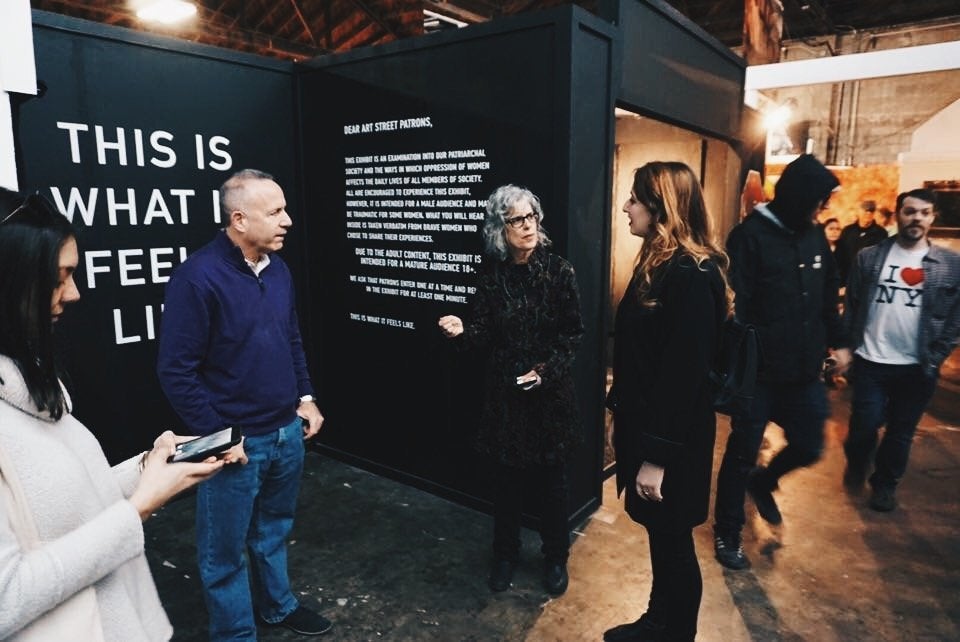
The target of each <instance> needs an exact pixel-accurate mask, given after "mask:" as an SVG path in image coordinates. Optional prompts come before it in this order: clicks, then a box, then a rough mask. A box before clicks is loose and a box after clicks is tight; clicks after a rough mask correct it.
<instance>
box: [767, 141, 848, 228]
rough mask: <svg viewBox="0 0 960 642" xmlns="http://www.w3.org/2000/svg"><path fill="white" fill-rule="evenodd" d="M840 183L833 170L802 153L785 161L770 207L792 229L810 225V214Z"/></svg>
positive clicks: (811, 219)
mask: <svg viewBox="0 0 960 642" xmlns="http://www.w3.org/2000/svg"><path fill="white" fill-rule="evenodd" d="M839 185H840V181H838V180H837V177H836V176H834V175H833V173H832V172H831V171H830V170H829V169H827V168H826V167H824V165H823V163H821V162H820V161H818V160H817V159H816V158H814V157H813V156H812V155H811V154H803V155H801V156H799V157H797V159H796V160H794V161H793V162H792V163H790V164H789V165H787V167H786V168H785V169H784V170H783V174H782V175H781V176H780V180H778V181H777V185H776V187H775V188H774V197H773V200H772V201H770V203H769V207H770V210H771V211H772V212H773V213H774V214H775V215H776V216H777V218H778V219H780V221H781V222H782V223H783V224H784V225H785V226H786V227H788V228H790V229H791V230H793V231H795V232H799V231H802V230H805V229H807V228H809V227H812V226H813V215H814V214H815V213H816V209H817V206H818V205H819V204H820V202H821V201H825V200H827V199H828V198H829V197H830V193H831V192H833V190H834V189H836V188H837V187H838V186H839Z"/></svg>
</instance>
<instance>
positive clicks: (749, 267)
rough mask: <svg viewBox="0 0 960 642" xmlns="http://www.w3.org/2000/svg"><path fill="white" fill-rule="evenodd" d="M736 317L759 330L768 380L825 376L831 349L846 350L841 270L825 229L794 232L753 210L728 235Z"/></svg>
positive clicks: (762, 375)
mask: <svg viewBox="0 0 960 642" xmlns="http://www.w3.org/2000/svg"><path fill="white" fill-rule="evenodd" d="M727 253H728V254H729V255H730V285H731V286H732V287H733V290H734V292H735V293H736V309H737V318H738V319H739V320H741V321H743V322H744V323H750V324H753V325H754V326H756V328H757V334H758V336H759V339H760V372H759V377H760V379H761V380H762V381H766V382H770V383H806V382H810V381H813V380H815V379H816V378H817V377H819V376H820V372H821V369H822V365H823V359H824V357H826V355H827V347H828V346H830V347H837V346H840V345H844V342H843V339H842V335H841V326H840V315H839V312H838V310H837V290H838V288H839V283H840V277H839V274H838V273H837V268H836V265H835V264H834V262H833V256H832V255H831V253H830V246H829V245H828V243H827V239H826V237H824V235H823V232H821V231H820V230H819V229H817V228H816V227H813V226H808V227H806V228H805V229H802V230H800V231H793V230H790V229H786V228H784V227H781V226H780V225H778V224H777V223H776V222H775V221H773V220H771V219H770V218H768V216H766V215H765V214H764V213H762V212H761V211H760V210H754V211H753V212H752V213H751V214H750V215H749V216H748V217H747V218H746V219H744V221H743V222H742V223H740V224H739V225H737V226H736V227H735V228H733V231H731V232H730V236H729V237H728V238H727Z"/></svg>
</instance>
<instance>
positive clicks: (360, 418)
mask: <svg viewBox="0 0 960 642" xmlns="http://www.w3.org/2000/svg"><path fill="white" fill-rule="evenodd" d="M585 24H588V25H591V27H590V28H584V25H585ZM610 31H611V29H610V27H609V26H608V25H604V24H603V23H601V22H600V21H598V20H596V19H595V18H593V17H592V16H589V15H588V14H586V13H584V12H582V11H580V10H578V9H570V8H566V9H564V10H562V11H556V12H547V13H544V14H534V15H528V16H523V17H521V18H519V19H516V20H510V21H504V22H502V23H500V24H497V25H492V24H488V25H483V26H479V27H473V28H470V29H465V30H462V31H461V32H458V33H456V34H438V35H436V36H432V37H428V38H422V39H418V40H416V41H408V42H404V43H397V44H395V45H393V46H388V47H381V48H377V49H374V50H369V51H363V52H358V53H353V54H347V55H342V56H334V57H329V58H324V59H319V60H316V61H314V62H312V63H311V64H310V65H309V68H308V69H305V70H303V71H302V73H301V74H300V95H301V101H302V103H301V104H302V107H303V114H304V116H303V128H302V144H303V148H304V149H303V156H304V171H303V176H304V185H305V198H306V200H307V202H309V203H310V204H311V218H310V230H309V234H310V240H311V247H312V249H313V260H312V261H311V277H310V278H311V281H312V282H313V283H314V284H315V285H316V286H318V287H317V289H316V290H315V291H316V292H317V296H315V297H314V298H313V306H314V308H313V318H314V319H315V320H320V327H321V331H320V336H321V339H320V342H319V344H318V348H319V355H320V360H321V368H320V369H321V373H322V374H321V385H320V389H321V390H322V399H323V407H324V412H325V413H326V416H327V422H328V425H327V426H326V427H325V428H324V431H323V433H322V441H323V443H324V445H325V446H326V447H327V448H329V449H331V450H333V451H336V452H338V453H340V454H343V455H348V456H349V457H350V458H353V459H355V460H357V461H359V462H361V463H363V464H365V465H368V466H371V467H373V468H375V469H377V470H380V471H381V472H386V473H387V474H392V475H394V476H398V477H400V478H403V479H405V480H407V481H413V482H415V483H419V484H421V485H423V486H425V487H429V488H431V489H432V490H435V491H439V492H441V493H444V494H448V495H451V496H454V497H456V498H457V499H459V500H461V501H466V502H468V503H472V504H474V505H480V504H481V503H482V501H481V500H483V499H485V498H487V497H488V492H487V491H486V488H487V486H486V485H485V483H484V479H483V475H482V471H481V469H480V465H479V462H478V461H477V459H476V458H475V456H474V455H473V454H472V452H471V450H470V448H469V442H470V439H471V437H472V434H473V432H474V430H475V428H476V422H477V421H478V416H479V402H480V396H481V385H482V376H483V372H482V368H483V359H482V355H477V354H471V353H469V352H460V351H458V350H457V349H455V346H454V343H453V342H451V341H449V340H447V339H445V338H443V337H442V336H441V334H440V332H439V330H438V328H437V319H438V318H439V317H440V316H442V315H444V314H457V315H464V314H466V313H467V311H468V303H469V300H470V297H471V294H472V291H473V283H474V279H475V274H474V273H475V271H476V270H477V268H478V267H479V261H480V255H481V254H482V241H481V234H480V229H481V228H482V223H483V211H484V207H485V200H486V197H487V196H488V195H489V193H490V192H491V191H492V190H493V189H494V188H495V187H497V186H498V185H501V184H504V183H517V184H521V185H524V186H526V187H529V188H530V189H531V190H532V191H533V192H535V193H536V194H538V195H539V196H540V198H541V200H542V203H543V208H544V211H545V214H546V218H545V220H544V226H545V228H546V229H547V231H548V233H549V234H550V235H551V237H552V238H553V240H554V251H556V252H558V253H559V254H561V255H563V256H565V257H567V258H568V259H570V260H571V262H572V263H573V264H574V267H575V269H576V270H577V271H578V275H579V283H580V288H581V290H582V292H583V296H584V315H585V321H586V323H587V328H588V334H587V337H586V340H585V342H584V345H583V347H582V349H581V350H580V352H579V354H578V357H577V362H576V365H575V372H576V377H577V384H578V386H577V387H578V395H579V400H580V405H581V408H582V411H583V430H584V437H585V440H584V446H583V448H582V449H581V450H580V451H579V452H578V453H577V455H576V457H575V458H574V461H573V462H572V464H571V475H572V478H573V483H572V489H573V492H572V498H571V514H574V513H576V512H578V511H580V510H581V509H583V508H584V507H586V506H592V505H595V504H596V502H597V501H598V500H599V490H600V485H599V478H600V477H599V463H598V462H599V451H600V448H601V445H602V444H601V437H600V434H601V432H600V426H601V425H602V412H603V411H602V408H601V401H602V399H601V396H602V395H601V393H602V375H601V373H600V371H599V361H600V360H599V355H600V341H599V332H600V328H599V325H598V319H599V315H598V314H596V311H597V310H599V309H601V306H600V305H599V296H600V293H602V292H605V287H606V286H605V279H606V273H605V270H603V269H600V267H599V266H601V265H605V263H604V261H603V259H602V256H604V255H605V254H604V247H603V246H604V239H605V238H606V233H607V227H608V226H607V223H606V219H607V216H606V212H607V211H608V208H609V202H608V201H609V196H608V193H609V180H610V179H609V163H610V158H611V153H612V138H611V137H610V136H609V135H608V133H609V130H610V127H611V120H612V116H613V103H612V94H611V91H610V82H609V81H610V77H611V74H612V72H611V65H612V60H613V55H612V38H611V35H610ZM579 43H585V44H579ZM580 47H582V50H583V51H584V52H585V53H588V54H589V55H588V56H585V57H582V58H581V57H576V56H574V55H573V52H574V51H575V50H577V51H579V50H580V49H579V48H580ZM579 101H582V105H581V106H579V107H577V108H574V107H573V105H572V103H579ZM574 113H575V114H576V120H574V119H573V115H574ZM584 140H588V141H589V142H588V143H586V144H583V143H581V141H584ZM498 374H502V375H503V376H507V375H512V376H516V375H517V374H521V373H498Z"/></svg>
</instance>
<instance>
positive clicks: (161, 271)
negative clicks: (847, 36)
mask: <svg viewBox="0 0 960 642" xmlns="http://www.w3.org/2000/svg"><path fill="white" fill-rule="evenodd" d="M613 1H614V0H607V1H606V2H605V3H604V4H605V5H609V4H610V2H613ZM615 8H616V10H617V11H616V15H617V16H619V20H620V27H617V26H615V25H613V24H611V23H610V22H606V21H604V20H602V19H600V18H597V17H596V16H593V15H592V14H589V13H587V12H585V11H583V10H582V9H580V8H579V7H574V6H567V7H561V8H557V9H555V10H551V11H545V12H534V13H527V14H523V15H519V16H515V17H513V18H510V19H507V20H502V21H496V22H492V23H486V24H482V25H477V26H473V27H470V28H467V29H462V30H458V31H455V32H444V33H437V34H433V35H430V36H425V37H422V38H417V39H411V40H405V41H399V42H395V43H390V44H388V45H384V46H381V47H376V48H370V49H365V50H359V51H352V52H348V53H345V54H340V55H336V56H328V57H322V58H318V59H316V60H313V61H310V62H309V63H306V64H300V65H296V66H294V65H291V64H286V63H282V62H277V61H274V60H270V59H265V58H261V57H257V56H251V55H245V54H237V53H234V52H228V51H224V50H219V49H216V48H212V47H205V46H200V45H193V44H190V43H186V42H183V41H178V40H174V39H170V38H162V37H156V36H151V35H146V34H142V33H138V32H132V31H128V30H124V29H118V28H114V27H106V26H102V25H97V24H93V23H89V22H85V21H80V20H74V19H69V18H65V17H62V16H55V15H52V14H45V13H43V12H34V39H35V49H36V54H37V72H38V79H39V80H40V81H41V82H42V83H43V85H44V86H45V87H46V91H45V93H43V95H42V96H39V97H36V98H33V99H31V100H28V101H27V102H25V103H23V104H22V105H21V106H20V107H19V110H18V113H17V114H15V118H16V121H15V122H17V132H16V142H17V145H18V153H19V158H20V161H21V164H20V166H19V169H20V178H21V183H22V186H23V189H24V190H25V191H33V190H37V191H40V192H41V193H43V194H45V195H47V196H48V197H50V199H51V200H52V201H53V202H54V203H56V204H57V205H58V206H59V207H61V209H63V210H64V212H65V213H67V215H68V216H69V217H70V218H71V219H72V220H73V222H74V224H75V225H76V227H77V228H78V231H79V243H80V266H79V270H78V274H77V282H78V285H79V287H80V290H81V294H82V297H83V298H82V299H81V301H80V302H79V303H77V304H75V305H74V306H73V308H72V309H71V311H70V312H68V313H67V314H66V315H65V316H64V319H63V321H61V322H60V324H59V328H58V330H59V331H58V335H59V336H60V337H61V338H62V339H63V343H64V345H63V346H62V352H63V355H64V358H65V359H64V360H65V363H66V366H67V370H68V372H69V373H70V381H69V382H68V387H69V388H70V390H71V393H72V395H73V397H74V401H75V413H76V415H77V416H78V418H79V419H81V420H82V421H83V422H85V423H86V424H87V425H88V426H89V427H90V428H91V429H92V430H93V432H94V433H95V434H96V435H97V436H98V437H99V438H100V440H101V442H102V443H103V444H104V448H105V450H106V452H107V454H108V456H109V457H110V458H111V459H112V460H114V461H115V460H117V459H119V458H121V457H124V456H128V455H131V454H133V453H135V452H138V451H139V450H142V449H144V448H146V447H148V446H149V445H150V443H151V442H152V439H153V438H154V436H155V435H156V434H158V433H159V432H160V431H161V430H163V429H166V428H173V429H175V430H180V431H183V432H186V430H185V429H184V428H183V427H182V426H181V424H180V421H179V420H178V419H177V417H176V416H175V414H174V413H173V411H172V410H171V408H170V407H169V405H168V403H167V402H166V400H165V399H164V397H163V394H162V392H161V391H160V388H159V384H158V382H157V378H156V375H155V364H156V349H157V341H156V337H157V334H158V331H159V328H160V316H161V314H162V301H163V291H164V284H165V283H166V282H167V280H168V278H169V274H170V272H171V271H172V270H173V269H174V268H175V267H176V266H177V265H179V263H180V262H182V261H183V259H184V258H185V257H186V256H187V255H188V254H189V253H191V252H193V251H194V250H196V249H197V248H199V247H200V246H202V245H203V244H205V243H207V242H208V241H209V240H210V239H211V238H212V237H213V235H214V234H215V233H216V231H217V230H218V229H219V228H220V227H222V225H223V223H222V221H221V220H220V213H219V206H218V203H217V200H216V189H217V187H218V186H219V185H220V184H221V183H222V182H223V180H224V179H225V178H226V177H227V176H228V175H229V174H230V173H232V172H233V171H236V170H238V169H241V168H244V167H255V168H258V169H262V170H264V171H267V172H270V173H271V174H274V176H275V177H276V178H277V180H278V182H279V184H280V185H281V186H282V187H283V188H284V190H285V191H286V195H287V201H288V205H289V208H288V209H289V211H290V214H291V216H292V217H293V221H294V227H293V229H292V232H291V234H290V235H289V236H288V241H287V246H286V247H285V248H284V249H283V251H282V253H281V255H282V256H283V257H284V259H285V260H286V261H287V262H288V263H289V264H290V267H291V270H292V272H293V274H294V278H295V280H296V286H297V292H298V299H299V305H300V321H301V328H302V330H303V334H304V340H305V345H306V347H307V350H308V355H307V356H308V361H309V363H310V366H311V371H312V373H313V378H314V384H315V387H316V388H317V390H318V394H319V396H320V405H321V408H322V410H323V412H324V414H325V416H326V417H327V424H326V425H325V427H324V430H323V432H322V433H321V436H320V444H319V447H320V448H321V449H322V450H324V451H326V452H327V453H330V454H332V455H334V456H337V457H339V458H342V459H344V460H346V461H350V462H352V463H355V464H358V465H361V466H364V467H366V468H368V469H370V470H373V471H375V472H379V473H381V474H385V475H389V476H392V477H394V478H396V479H400V480H402V481H404V482H406V483H411V484H415V485H418V486H420V487H422V488H425V489H428V490H430V491H432V492H435V493H439V494H441V495H444V496H447V497H450V498H452V499H455V500H457V501H459V502H462V503H465V504H468V505H471V506H475V507H479V508H486V507H488V506H489V504H488V499H489V492H488V488H489V487H490V486H489V480H488V479H487V478H485V475H484V471H483V469H482V466H481V464H480V462H479V461H478V460H477V457H476V456H475V455H474V454H473V452H472V450H471V448H470V445H469V444H470V439H471V437H472V434H473V431H474V429H475V427H476V425H477V424H476V422H477V420H478V417H479V401H480V398H481V384H482V380H483V372H482V367H483V359H482V356H483V355H478V354H472V353H469V352H461V351H458V350H457V349H456V348H455V346H454V343H453V342H451V341H449V340H447V339H445V338H443V337H442V335H441V333H440V331H439V329H438V328H437V319H438V318H439V317H440V316H441V315H444V314H457V315H466V314H467V312H468V305H469V301H470V297H471V295H472V293H473V283H474V279H475V272H476V270H477V268H478V267H479V261H480V256H481V254H482V244H481V235H480V229H481V228H482V223H483V212H484V207H485V200H486V198H487V196H488V195H489V194H490V192H491V191H492V190H493V189H494V188H495V187H497V186H499V185H501V184H504V183H508V182H509V183H517V184H521V185H524V186H526V187H529V188H530V189H531V190H532V191H533V192H535V193H536V194H538V195H539V196H540V198H541V200H542V204H543V208H544V211H545V214H546V217H545V219H544V226H545V228H546V229H547V231H548V233H549V234H550V236H551V237H552V239H553V241H554V248H553V249H554V251H555V252H557V253H558V254H560V255H561V256H564V257H565V258H567V259H568V260H569V261H570V262H571V263H572V264H573V266H574V268H575V269H576V272H577V276H578V283H579V287H580V295H581V306H582V310H583V317H584V323H585V326H586V335H585V337H584V340H583V344H582V346H581V348H580V350H579V352H578V354H577V359H576V362H575V364H574V369H573V370H574V377H575V382H576V392H577V397H578V400H579V406H580V409H581V419H582V430H583V437H584V439H583V445H582V447H581V448H580V450H579V451H577V453H576V454H575V456H573V457H572V460H571V461H570V465H569V475H570V487H571V494H570V504H569V515H570V517H571V520H576V519H579V518H581V517H584V516H586V515H587V514H589V513H590V512H591V511H592V510H594V509H595V508H596V507H597V506H598V505H599V503H600V499H601V491H602V489H601V484H602V479H603V471H602V465H603V461H602V460H603V425H604V412H605V411H604V408H603V396H604V386H605V374H606V373H605V369H604V359H603V355H604V344H605V339H606V333H607V331H608V328H607V327H605V321H604V311H605V309H606V306H607V304H608V301H607V293H608V291H609V287H608V282H609V257H610V224H611V221H610V214H609V213H610V211H611V208H612V204H611V180H612V178H611V177H612V174H613V171H612V163H613V145H614V105H615V103H616V102H617V101H620V102H621V103H623V104H625V105H627V106H630V107H632V108H633V109H636V110H638V111H643V112H645V113H648V114H650V115H652V116H653V117H656V118H659V119H661V120H667V121H674V122H677V123H680V124H682V125H683V126H686V127H688V128H690V129H695V130H700V131H703V132H706V133H713V134H714V135H716V136H718V137H720V138H723V139H725V140H734V139H735V138H736V133H737V128H736V126H735V124H736V123H739V111H738V106H739V104H740V103H739V101H740V93H739V92H740V88H742V76H743V70H742V64H741V65H740V66H739V67H738V66H737V64H735V63H733V62H731V58H733V57H732V56H731V55H730V54H729V53H723V52H721V51H720V47H719V45H716V43H712V42H711V41H709V39H708V37H705V36H703V34H702V33H701V32H699V31H697V30H696V28H695V27H692V26H689V25H685V24H684V23H683V22H682V21H679V20H677V19H676V16H673V15H672V14H669V13H668V12H666V13H665V11H666V9H665V5H664V6H662V5H661V3H659V0H623V3H622V4H621V5H620V6H618V7H615ZM634 10H639V11H640V13H639V14H631V13H630V12H631V11H634ZM638 22H639V23H640V24H639V26H637V24H636V23H638ZM624 25H633V26H631V27H630V30H629V32H628V31H627V29H626V28H625V26H624ZM637 29H639V31H637ZM621 34H622V35H621ZM705 38H706V39H705ZM621 39H622V40H623V42H624V47H623V48H622V47H621ZM625 56H626V57H625ZM671 56H672V57H671ZM733 60H736V59H735V58H733ZM500 374H502V375H503V376H509V377H515V376H516V375H517V374H520V373H500ZM518 492H522V489H518Z"/></svg>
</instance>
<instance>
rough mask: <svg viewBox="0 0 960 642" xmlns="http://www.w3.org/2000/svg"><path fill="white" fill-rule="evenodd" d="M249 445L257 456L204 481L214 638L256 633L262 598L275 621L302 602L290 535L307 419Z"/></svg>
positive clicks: (207, 591) (205, 577) (203, 559)
mask: <svg viewBox="0 0 960 642" xmlns="http://www.w3.org/2000/svg"><path fill="white" fill-rule="evenodd" d="M243 447H244V450H245V451H246V453H247V457H248V458H249V459H250V461H249V463H247V464H246V465H245V466H241V465H238V464H234V465H231V466H227V467H225V468H224V469H223V470H221V471H220V472H219V473H218V474H216V475H214V476H213V477H211V478H210V479H208V480H207V481H205V482H203V483H202V484H200V485H199V487H198V488H197V557H198V562H199V566H200V579H201V581H202V582H203V593H204V599H205V600H206V603H207V612H208V613H209V616H210V639H211V640H255V639H256V638H257V626H256V622H255V621H254V600H255V602H256V610H257V612H258V613H259V614H260V616H261V617H262V618H263V619H264V620H266V621H267V622H272V623H276V622H279V621H280V620H282V619H283V618H285V617H286V616H287V615H289V614H290V613H292V612H293V611H294V610H296V608H297V606H298V602H297V599H296V598H295V597H294V596H293V593H292V592H291V591H290V581H289V579H288V577H287V536H288V535H289V534H290V529H291V528H292V527H293V516H294V513H295V511H296V506H297V493H298V491H299V489H300V475H301V473H302V472H303V453H304V445H303V429H302V427H301V421H300V418H299V417H297V420H296V421H295V422H293V423H292V424H290V425H288V426H284V427H282V428H280V429H278V430H275V431H274V432H271V433H269V434H266V435H260V436H256V437H247V438H246V439H245V440H244V442H243ZM244 552H246V553H247V555H248V556H249V559H250V562H251V563H250V568H251V569H252V571H253V576H254V577H253V579H254V582H253V591H254V595H255V598H254V596H251V584H250V580H249V579H248V572H247V568H248V565H247V559H246V558H245V557H244Z"/></svg>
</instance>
